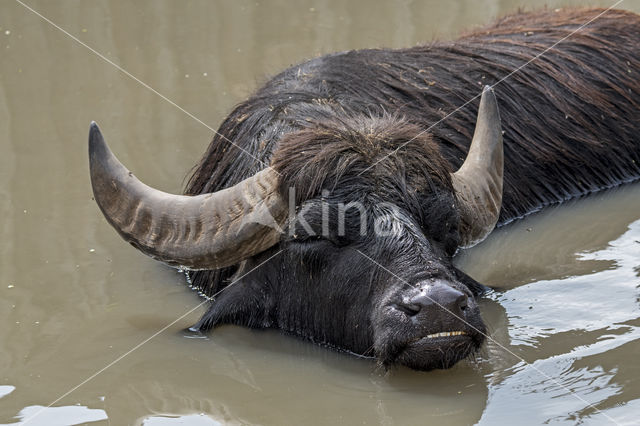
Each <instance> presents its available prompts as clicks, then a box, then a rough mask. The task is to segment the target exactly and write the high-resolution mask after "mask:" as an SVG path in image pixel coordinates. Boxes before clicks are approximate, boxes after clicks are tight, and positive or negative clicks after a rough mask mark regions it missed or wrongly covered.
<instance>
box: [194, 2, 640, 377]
mask: <svg viewBox="0 0 640 426" xmlns="http://www.w3.org/2000/svg"><path fill="white" fill-rule="evenodd" d="M600 12H601V10H598V9H589V10H562V11H550V10H545V11H541V12H536V13H527V14H516V15H513V16H508V17H505V18H503V19H501V20H498V21H497V22H496V23H494V24H493V25H492V26H490V27H487V28H484V29H481V30H478V31H475V32H473V33H470V34H467V35H464V36H462V37H461V38H459V39H458V40H456V41H453V42H437V43H432V44H430V45H427V46H420V47H414V48H410V49H401V50H376V49H372V50H360V51H350V52H344V53H337V54H333V55H328V56H324V57H321V58H317V59H314V60H311V61H309V62H305V63H303V64H301V65H299V66H294V67H292V68H289V69H287V70H286V71H284V72H283V73H281V74H279V75H278V76H276V77H275V78H273V79H272V80H270V81H269V82H268V83H267V84H266V85H265V86H264V87H262V88H261V89H260V90H258V92H257V93H256V94H255V95H254V96H253V97H251V98H250V99H248V100H247V101H245V102H243V103H242V104H240V105H238V106H237V107H236V108H235V109H234V110H233V111H232V112H231V114H230V115H229V116H228V118H227V119H226V120H225V121H224V122H223V123H222V125H221V126H220V129H219V132H220V134H222V135H224V136H225V137H226V138H228V139H230V140H232V141H234V142H235V143H236V144H238V145H240V146H241V147H243V148H244V149H246V150H247V151H249V152H250V153H252V154H253V155H254V156H255V157H256V158H258V159H259V160H263V161H264V162H265V163H270V164H272V165H273V166H274V167H275V168H276V169H277V170H278V171H280V172H281V173H282V177H281V181H280V185H281V187H282V191H283V192H284V191H285V190H286V189H287V188H288V187H290V186H295V187H296V190H297V193H296V194H297V200H296V201H297V203H298V204H303V203H305V202H306V203H311V202H315V201H314V200H317V199H318V197H319V196H320V192H321V190H323V189H329V190H332V195H331V197H334V200H333V202H334V204H335V203H337V202H338V201H340V200H343V201H344V200H346V201H347V202H348V201H352V200H359V201H361V202H363V203H365V204H367V205H368V206H370V209H371V211H372V212H373V213H372V216H373V217H381V213H380V212H375V209H376V207H375V205H376V204H375V203H376V202H380V201H385V202H392V203H394V204H396V205H398V206H399V209H400V210H401V211H400V213H398V214H397V215H396V216H394V217H395V218H396V221H397V223H400V224H401V228H402V234H403V235H404V238H405V240H404V241H402V242H398V241H387V240H375V241H373V240H363V239H357V238H355V237H351V238H347V239H346V240H340V239H339V238H334V239H332V238H331V237H329V238H328V241H327V240H320V241H314V242H313V243H309V242H307V241H305V239H304V238H299V239H296V240H295V241H284V242H283V243H282V244H281V245H280V246H281V247H282V248H286V249H287V250H286V252H285V253H284V255H282V259H280V260H279V261H277V262H275V263H274V264H272V265H270V266H266V267H264V268H263V269H262V272H260V273H259V274H252V275H251V276H249V277H248V278H247V279H246V280H244V281H247V284H245V283H243V285H242V288H250V289H252V290H253V293H252V294H254V295H256V296H255V297H253V296H252V297H251V300H252V302H251V303H253V304H254V307H258V310H257V311H256V310H255V309H250V308H248V307H247V306H236V307H235V308H234V309H231V308H228V307H227V308H224V309H223V308H220V306H223V305H224V299H227V300H230V301H237V300H238V299H237V298H238V297H241V295H240V294H239V295H236V297H237V298H236V299H233V297H234V293H235V292H242V295H246V294H247V293H246V292H243V291H242V290H240V288H241V287H240V286H238V287H237V288H238V290H236V289H230V290H229V291H228V292H225V293H227V294H228V295H226V294H225V293H223V297H222V298H221V299H220V300H218V302H216V303H215V305H217V306H218V308H217V310H216V309H214V308H212V310H211V311H210V312H209V313H208V314H207V315H206V316H205V317H204V318H203V320H202V322H201V324H200V326H202V328H207V327H210V326H214V325H215V324H218V323H224V322H231V323H239V324H244V325H249V326H257V327H279V328H281V329H283V330H285V331H289V332H292V333H295V334H297V335H300V336H303V337H306V338H309V339H311V340H314V341H318V342H322V343H325V344H335V345H337V346H340V347H343V348H346V349H349V350H352V351H355V352H360V353H371V345H372V342H373V341H376V342H377V339H379V338H380V335H378V336H376V330H375V328H376V327H378V328H380V329H385V327H387V328H388V330H387V331H386V332H385V333H383V337H385V338H390V339H391V340H392V341H393V342H392V343H394V344H396V343H398V342H400V343H402V342H404V343H402V344H409V343H407V342H409V341H407V340H406V339H405V340H402V339H399V338H398V337H397V336H396V335H394V333H396V334H398V333H399V332H397V330H396V331H394V330H392V328H393V327H396V328H398V327H399V328H402V327H400V326H398V323H397V322H395V323H393V324H386V323H385V321H386V320H385V319H384V318H382V317H375V315H373V313H372V309H373V308H372V306H382V305H384V304H385V303H388V302H389V300H386V299H384V297H391V296H389V294H386V295H381V293H380V292H381V291H382V288H383V287H384V286H385V285H386V286H387V287H389V286H400V287H402V284H401V283H398V282H395V283H392V281H394V280H393V279H391V280H390V279H389V276H388V275H387V276H386V278H382V277H381V276H374V275H376V274H378V275H379V274H380V271H378V272H372V268H371V265H370V264H366V263H364V262H363V260H362V258H361V257H359V256H360V255H358V254H355V252H354V250H355V248H358V249H359V250H362V251H363V252H364V253H365V254H367V255H368V256H371V257H372V258H374V259H385V260H387V261H388V265H386V266H387V267H388V268H390V269H391V270H393V271H399V272H398V273H399V274H401V275H402V277H403V279H407V280H412V282H417V281H416V279H417V278H416V277H418V278H419V275H420V272H419V271H413V270H412V268H413V269H415V263H416V262H418V263H420V262H423V263H422V265H423V269H424V264H425V263H427V262H431V263H432V264H431V263H430V264H429V266H428V268H427V269H428V270H429V271H430V273H429V274H428V275H429V277H427V278H429V279H436V278H437V279H444V280H447V281H448V282H450V283H452V284H451V285H452V287H455V288H458V289H459V290H460V291H468V290H465V288H467V287H468V288H469V289H471V290H472V291H473V292H474V293H475V292H477V291H479V288H480V285H479V284H477V283H475V281H473V280H472V279H470V278H469V277H466V276H464V274H462V273H461V272H459V271H456V270H455V269H454V268H453V267H452V266H451V265H450V262H449V260H447V259H450V256H451V255H452V254H453V252H455V250H456V248H457V244H458V241H459V237H458V235H457V220H458V219H457V216H456V215H457V213H456V210H455V208H454V206H455V199H454V196H453V194H452V188H451V182H450V179H449V173H450V172H452V171H455V170H456V169H457V168H458V167H459V166H460V165H461V164H462V162H463V160H464V158H465V157H466V152H467V150H468V146H469V142H470V141H471V137H472V133H473V129H474V125H475V120H476V114H477V107H478V99H476V100H475V101H474V102H472V103H471V104H469V105H468V106H467V107H465V108H462V109H460V110H459V111H457V112H455V113H454V114H452V115H451V116H449V117H447V118H446V119H444V120H442V119H443V118H445V117H446V116H447V114H449V113H451V112H453V111H454V110H455V109H456V108H458V107H459V106H461V105H463V104H464V103H465V102H466V101H468V100H470V99H472V98H473V97H475V96H476V95H478V94H479V93H480V92H481V90H482V87H483V86H484V85H493V84H495V83H497V82H499V81H500V80H501V79H502V78H504V77H507V76H508V78H506V79H505V80H504V81H501V82H500V84H499V85H497V86H496V87H495V91H496V96H497V99H498V104H499V108H500V114H501V116H502V125H503V129H504V131H505V133H504V146H505V174H504V197H503V205H502V212H501V216H500V221H499V223H500V224H504V223H507V222H509V221H510V220H513V219H515V218H518V217H521V216H523V215H526V214H529V213H531V212H533V211H536V210H538V209H540V208H542V207H543V206H545V205H548V204H551V203H557V202H561V201H563V200H566V199H569V198H572V197H576V196H580V195H583V194H586V193H589V192H592V191H597V190H600V189H603V188H607V187H611V186H614V185H618V184H620V183H622V182H627V181H632V180H635V179H637V178H638V177H639V176H640V141H639V138H640V78H638V77H639V73H640V40H639V39H638V34H640V17H639V16H638V15H635V14H633V13H630V12H624V11H609V12H607V13H606V14H604V15H603V16H602V17H600V18H598V19H597V20H595V21H594V22H592V23H591V24H590V25H588V26H587V27H585V28H584V29H582V30H580V31H579V32H577V33H575V34H573V35H571V36H570V37H569V38H567V39H566V40H564V41H562V42H561V43H560V44H558V45H557V46H556V47H555V48H553V49H551V50H550V51H549V52H546V53H545V54H544V55H543V56H541V57H540V58H539V59H537V60H535V61H533V62H531V63H530V64H528V65H527V66H526V67H524V68H522V69H521V70H520V71H518V72H516V73H514V74H513V75H509V74H510V73H511V72H512V71H514V70H515V69H517V68H518V67H520V66H522V65H524V64H525V63H527V61H529V60H530V59H532V58H533V57H534V56H535V55H537V54H539V53H541V52H543V51H544V49H546V48H548V47H549V46H551V45H552V44H554V43H556V42H557V41H559V40H561V39H562V38H564V37H566V36H568V35H569V34H570V33H572V32H573V31H574V30H576V29H577V28H578V27H579V26H580V25H582V24H584V23H585V22H587V21H589V20H590V19H591V18H593V17H595V16H596V15H597V14H599V13H600ZM440 120H442V121H440ZM436 123H437V124H436ZM434 124H436V125H435V126H434ZM432 126H433V127H432ZM427 129H428V132H424V131H425V130H427ZM413 138H415V139H413ZM412 139H413V140H412ZM409 140H412V141H411V143H409V144H407V145H406V146H403V144H404V143H405V142H406V141H409ZM398 147H402V148H401V149H400V150H399V151H398V153H397V155H393V156H390V157H388V158H386V159H384V160H383V161H381V162H380V163H378V164H376V162H377V161H378V160H380V159H382V158H384V156H385V155H386V154H388V153H390V152H392V151H393V150H394V149H396V148H398ZM374 164H375V167H372V168H371V169H368V167H369V166H371V165H374ZM261 168H262V165H261V164H260V162H259V161H258V160H256V159H255V158H252V157H250V156H249V155H247V154H245V153H243V152H242V151H241V150H239V149H238V148H236V147H234V146H233V145H231V144H230V143H228V142H227V141H225V140H224V139H223V138H221V137H220V136H216V137H214V139H213V141H212V143H211V144H210V145H209V148H208V149H207V152H206V153H205V155H204V157H203V158H202V161H201V163H200V164H199V165H198V166H197V168H196V169H195V170H194V172H193V175H192V177H191V179H190V181H189V183H188V186H187V189H186V193H187V194H200V193H206V192H213V191H217V190H219V189H222V188H225V187H228V186H231V185H233V184H235V183H237V182H239V181H241V180H242V179H245V178H246V177H248V176H250V175H252V174H254V173H255V172H257V171H258V170H260V169H261ZM345 188H347V189H348V190H347V189H345ZM329 204H331V201H330V202H329ZM359 220H360V219H359V218H356V217H354V218H352V219H351V222H350V223H349V228H350V229H351V228H353V229H357V228H358V226H359V224H358V222H359ZM367 220H373V218H368V219H367ZM305 244H307V245H305ZM327 244H329V245H327ZM345 247H350V251H344V248H345ZM403 247H404V248H411V250H413V254H411V256H409V255H407V256H408V257H406V258H404V259H402V256H399V255H398V253H399V252H402V250H403ZM425 247H428V249H425ZM278 249H279V247H274V248H273V249H272V250H269V251H267V252H266V253H263V254H261V255H259V256H257V257H255V258H254V259H251V260H250V261H249V262H247V263H246V264H245V265H244V268H245V269H244V270H247V269H246V268H248V267H249V266H250V265H254V264H257V263H256V262H259V261H261V260H263V259H265V258H266V257H267V256H269V255H270V254H273V253H275V252H276V250H278ZM292 262H293V263H296V262H297V263H302V264H304V267H297V266H296V267H295V268H294V267H291V268H289V269H287V268H285V267H284V266H283V265H286V264H290V263H292ZM363 265H366V266H367V268H364V266H363ZM283 268H284V269H283ZM296 268H297V269H296ZM363 268H364V269H363ZM236 269H237V268H236V267H232V268H226V269H222V270H219V271H200V272H195V273H193V274H192V280H193V282H194V285H195V286H197V287H198V288H200V289H202V290H203V291H204V292H205V293H208V294H212V293H213V292H215V291H218V290H219V289H221V288H222V287H223V286H224V285H226V283H227V282H228V279H229V278H230V277H231V276H232V275H233V273H234V272H236ZM285 269H286V273H287V275H286V276H285V275H284V270H285ZM314 273H316V274H319V275H320V277H318V275H316V276H315V277H314V276H310V275H313V274H314ZM354 274H355V275H354ZM363 277H364V278H363ZM427 278H425V279H427ZM363 280H365V281H366V282H367V283H366V284H363V282H364V281H363ZM320 281H321V282H334V283H337V284H335V286H334V288H331V289H327V288H326V286H325V287H322V286H315V287H314V284H317V283H318V282H320ZM354 282H358V283H359V284H358V285H359V287H354V286H353V285H350V284H349V283H354ZM265 283H266V284H265ZM265 286H266V287H265ZM363 286H364V287H363ZM465 286H466V287H465ZM267 287H268V290H265V288H267ZM328 290H330V291H334V290H335V294H334V295H330V296H327V294H326V293H327V291H328ZM405 290H406V289H405ZM265 292H267V293H268V294H265ZM318 292H320V293H318ZM344 292H347V293H349V294H348V295H345V294H343V293H344ZM354 292H355V293H354ZM394 294H395V296H393V297H398V296H397V294H396V293H394ZM323 296H324V300H325V302H326V303H324V302H323V303H319V305H322V306H316V305H318V303H316V305H314V303H315V301H317V300H323V299H322V297H323ZM242 297H246V296H242ZM341 297H342V298H341ZM279 298H280V299H279ZM327 298H329V299H330V301H328V299H327ZM254 299H255V300H254ZM294 299H295V300H294ZM279 300H284V301H285V302H282V303H280V302H279ZM234 303H235V302H234ZM327 303H330V304H331V309H327ZM285 305H287V306H289V307H287V308H286V309H285V308H283V306H285ZM353 306H356V307H357V308H358V309H359V310H360V311H361V312H359V313H357V312H354V311H353ZM283 309H285V311H283ZM323 309H324V310H323ZM474 309H475V307H473V306H472V309H470V312H469V313H468V315H469V316H467V317H466V319H467V320H468V321H470V323H473V324H476V325H477V327H478V329H479V330H481V329H483V325H482V323H481V321H480V322H478V319H479V317H477V315H476V314H477V313H476V312H475V311H474ZM325 311H326V312H325ZM283 315H284V316H283ZM327 315H329V316H330V318H325V317H326V316H327ZM372 315H373V317H374V318H373V320H371V318H372ZM385 315H386V314H385ZM465 315H467V314H465ZM476 317H477V318H476ZM378 320H379V322H376V321H378ZM345 321H346V322H350V323H353V324H356V329H353V328H349V327H347V328H345V325H344V324H345ZM358 325H360V326H361V327H362V328H361V329H360V330H357V326H358ZM423 331H424V330H423ZM407 333H408V334H411V333H414V334H415V330H414V331H411V333H410V332H407ZM469 333H470V334H472V331H469ZM476 337H477V336H474V339H475V338H476ZM394 339H395V340H394ZM477 344H478V341H474V345H475V346H477ZM375 345H377V343H375ZM465 345H467V346H465V349H464V350H459V351H457V353H458V355H459V354H461V353H464V354H465V355H466V354H467V353H469V352H470V351H472V350H473V348H474V347H475V346H473V345H472V346H469V345H470V343H468V342H467V343H465ZM393 348H394V346H393V345H391V344H386V346H385V344H382V345H377V346H376V347H375V351H376V355H377V356H378V357H379V358H380V359H381V360H382V361H383V362H385V363H387V362H393V361H394V359H395V358H394V357H397V356H399V355H398V354H397V353H396V354H391V352H393V351H394V350H395V349H393ZM396 349H397V348H396ZM410 349H411V348H410ZM427 349H428V348H427ZM411 350H414V351H415V350H417V349H416V348H413V349H411ZM411 350H409V351H405V355H404V356H408V355H407V354H411ZM385 351H389V354H387V353H386V352H385ZM418 352H419V351H418ZM423 352H425V351H423ZM426 352H428V350H426ZM458 355H451V357H450V358H447V359H440V360H439V361H438V362H441V363H442V364H441V366H448V365H451V363H453V362H455V361H457V359H458V358H457V356H458ZM429 362H430V361H429V360H426V361H424V362H422V361H420V362H419V363H418V365H417V367H418V368H432V367H428V366H430V365H431V364H429ZM403 363H405V364H407V365H411V362H405V361H403Z"/></svg>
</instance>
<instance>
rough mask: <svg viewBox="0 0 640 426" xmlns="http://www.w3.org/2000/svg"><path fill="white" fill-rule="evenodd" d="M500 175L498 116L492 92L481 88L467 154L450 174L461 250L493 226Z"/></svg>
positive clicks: (497, 211)
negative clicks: (474, 127)
mask: <svg viewBox="0 0 640 426" xmlns="http://www.w3.org/2000/svg"><path fill="white" fill-rule="evenodd" d="M502 173H503V150H502V129H501V127H500V113H499V112H498V103H497V102H496V97H495V95H494V93H493V89H491V87H489V86H485V88H484V90H483V91H482V98H481V99H480V107H479V109H478V119H477V122H476V130H475V132H474V133H473V140H472V141H471V147H470V148H469V153H468V154H467V158H466V159H465V160H464V164H462V166H461V167H460V169H459V170H458V171H457V172H455V173H452V175H451V178H452V181H453V187H454V189H455V191H456V196H457V198H458V204H459V210H460V226H459V230H460V236H461V238H462V241H461V246H462V247H471V246H473V245H475V244H477V243H479V242H480V241H482V240H484V239H485V238H486V237H487V235H489V233H490V232H491V231H492V230H493V228H494V227H495V226H496V223H497V222H498V217H499V216H500V208H501V206H502Z"/></svg>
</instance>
